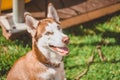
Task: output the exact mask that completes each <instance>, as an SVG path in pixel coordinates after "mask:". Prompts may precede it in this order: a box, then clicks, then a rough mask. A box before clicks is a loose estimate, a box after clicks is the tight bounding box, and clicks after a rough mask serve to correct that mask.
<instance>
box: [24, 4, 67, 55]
mask: <svg viewBox="0 0 120 80" xmlns="http://www.w3.org/2000/svg"><path fill="white" fill-rule="evenodd" d="M25 19H26V24H27V25H28V28H27V30H28V32H29V33H30V34H31V35H32V38H33V39H34V41H35V43H34V44H36V45H37V47H38V49H39V50H41V49H43V51H45V52H46V49H47V51H48V50H49V51H52V52H54V53H57V54H59V55H62V56H65V55H67V54H68V52H69V50H68V48H67V47H66V45H67V44H68V43H69V38H68V36H67V35H65V34H64V33H63V32H62V29H61V27H60V22H59V17H58V15H57V12H56V10H55V8H54V7H53V5H52V4H49V5H48V14H47V18H46V19H43V20H41V21H38V20H36V19H34V18H33V17H32V16H30V15H26V18H25Z"/></svg>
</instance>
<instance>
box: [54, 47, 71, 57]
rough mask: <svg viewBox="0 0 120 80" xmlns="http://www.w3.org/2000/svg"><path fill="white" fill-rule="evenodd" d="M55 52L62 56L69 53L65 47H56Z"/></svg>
mask: <svg viewBox="0 0 120 80" xmlns="http://www.w3.org/2000/svg"><path fill="white" fill-rule="evenodd" d="M56 48H57V51H58V52H60V53H62V55H67V54H68V53H69V50H68V48H67V47H56Z"/></svg>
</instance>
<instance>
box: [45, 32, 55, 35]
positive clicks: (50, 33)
mask: <svg viewBox="0 0 120 80" xmlns="http://www.w3.org/2000/svg"><path fill="white" fill-rule="evenodd" d="M53 34H54V33H53V32H46V33H45V35H53Z"/></svg>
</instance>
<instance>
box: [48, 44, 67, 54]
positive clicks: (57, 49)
mask: <svg viewBox="0 0 120 80" xmlns="http://www.w3.org/2000/svg"><path fill="white" fill-rule="evenodd" d="M49 47H50V48H51V49H52V50H53V51H55V52H58V53H60V55H63V56H65V55H67V54H68V53H69V49H68V48H67V47H56V46H53V45H49Z"/></svg>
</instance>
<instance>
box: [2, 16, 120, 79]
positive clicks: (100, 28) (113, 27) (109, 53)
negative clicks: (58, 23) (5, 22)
mask: <svg viewBox="0 0 120 80" xmlns="http://www.w3.org/2000/svg"><path fill="white" fill-rule="evenodd" d="M64 32H65V33H66V34H68V35H69V37H70V44H69V45H68V47H69V49H70V54H69V55H68V56H66V57H65V61H64V62H65V70H66V77H67V79H68V80H74V79H75V78H76V77H77V76H78V75H79V74H80V73H82V72H83V71H84V70H85V69H86V68H87V66H86V64H87V61H88V59H89V58H90V56H91V55H92V52H93V50H94V51H95V59H94V62H93V64H92V65H91V66H90V68H89V70H88V72H87V74H85V75H84V76H83V77H82V78H81V79H80V80H120V15H116V16H113V17H111V18H107V19H104V18H103V19H102V22H100V21H98V22H97V21H95V22H89V23H87V25H86V24H82V25H79V26H77V27H73V28H69V29H66V30H64ZM101 41H104V44H103V45H102V47H101V51H102V53H103V54H104V55H105V57H106V58H107V61H101V60H100V58H99V56H98V52H97V50H96V45H97V44H98V43H99V42H101ZM30 49H31V47H30V45H29V44H27V45H24V42H23V41H20V40H16V41H8V40H6V39H5V38H4V37H3V36H2V32H1V30H0V80H5V77H6V73H7V72H8V70H9V69H10V67H11V66H12V64H13V62H14V61H15V60H16V59H18V58H19V57H20V56H22V55H24V54H25V53H26V52H27V51H29V50H30Z"/></svg>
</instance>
